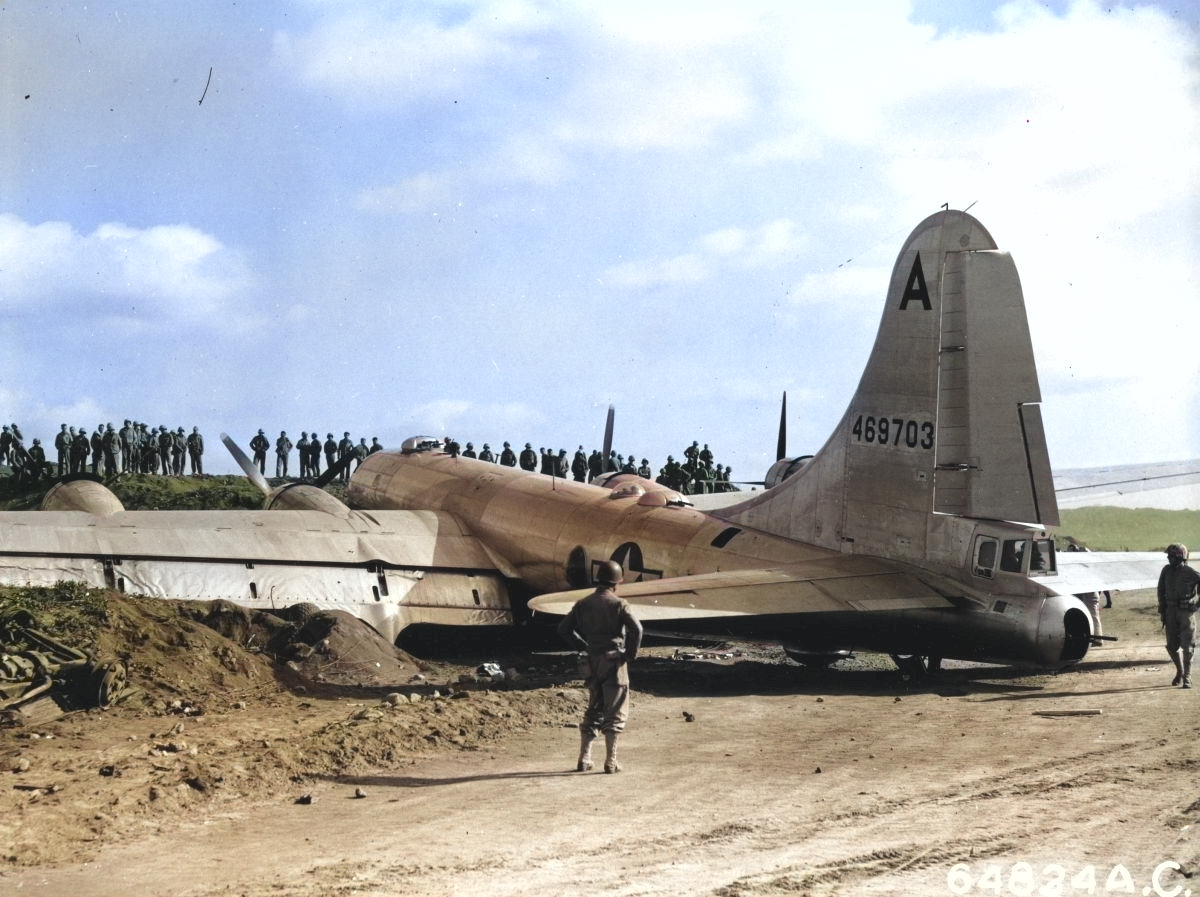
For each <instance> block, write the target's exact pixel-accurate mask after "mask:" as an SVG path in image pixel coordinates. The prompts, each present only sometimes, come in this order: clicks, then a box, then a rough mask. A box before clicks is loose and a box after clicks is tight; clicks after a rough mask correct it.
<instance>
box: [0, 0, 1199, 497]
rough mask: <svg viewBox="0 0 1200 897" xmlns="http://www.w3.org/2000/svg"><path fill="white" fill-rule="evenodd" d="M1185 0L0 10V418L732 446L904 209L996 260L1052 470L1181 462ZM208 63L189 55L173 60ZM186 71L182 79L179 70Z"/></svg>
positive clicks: (822, 343)
mask: <svg viewBox="0 0 1200 897" xmlns="http://www.w3.org/2000/svg"><path fill="white" fill-rule="evenodd" d="M1198 36H1200V4H1196V3H1195V2H1187V3H1184V2H1165V0H1164V2H1159V3H1148V2H1147V3H1139V2H1122V3H1112V2H1109V3H1103V4H1100V3H1093V2H1074V3H1072V2H1054V3H1035V2H1024V0H1018V2H1012V3H994V4H989V3H968V4H964V3H957V2H954V3H951V2H933V0H917V2H914V3H906V2H891V0H886V2H885V0H880V2H869V0H868V2H855V3H847V4H829V3H824V2H787V3H785V2H739V3H736V4H733V3H715V2H712V3H702V2H700V3H697V2H690V3H687V4H683V3H654V2H637V3H633V2H628V3H621V2H613V3H604V4H585V3H529V2H496V3H470V4H464V3H429V2H406V3H403V4H400V3H397V4H389V3H379V2H355V0H337V2H332V0H331V2H316V0H312V2H295V3H265V2H264V3H255V4H245V3H237V4H235V3H232V2H226V3H216V2H194V3H189V4H163V3H155V2H144V3H121V2H114V3H104V4H88V5H83V4H68V3H62V4H60V3H37V2H24V3H21V4H4V5H3V6H0V125H2V126H3V129H4V134H5V139H4V140H3V141H2V142H0V316H2V317H3V321H4V327H3V330H2V331H0V418H3V419H4V420H6V421H9V420H16V421H19V422H20V423H21V424H22V426H23V429H24V430H25V432H26V435H27V437H30V436H33V435H41V436H42V438H43V439H46V438H48V437H50V436H52V435H53V433H54V432H56V431H57V429H58V425H59V424H60V423H62V422H67V423H70V424H71V425H74V426H81V425H82V426H87V427H89V428H92V427H95V425H96V424H97V423H100V422H107V421H114V422H115V423H117V425H118V426H119V425H120V421H121V420H123V419H124V418H134V419H137V420H142V421H146V422H147V423H149V424H150V425H151V426H156V425H159V424H167V425H170V426H172V427H177V426H184V427H186V428H187V430H188V431H190V430H191V427H192V426H196V425H198V426H199V427H200V428H201V430H202V431H203V432H204V433H205V434H206V435H207V436H209V445H210V448H209V453H208V457H209V464H208V467H209V469H210V470H215V471H230V470H233V469H234V466H233V464H232V462H231V461H229V460H228V459H227V458H225V457H224V456H223V455H224V453H223V450H220V447H219V444H217V442H216V439H215V437H216V435H217V433H218V432H220V431H222V430H224V431H227V432H229V433H230V434H232V435H233V436H235V438H237V439H239V441H241V442H242V443H243V444H245V443H246V442H247V441H248V440H249V438H250V436H251V435H252V434H253V433H254V432H255V431H256V430H257V428H258V427H263V428H265V429H266V430H267V431H268V432H269V433H273V434H277V433H278V431H279V430H280V429H286V430H287V431H288V432H289V433H290V434H291V435H292V436H293V437H296V436H298V435H299V433H300V431H302V430H313V429H316V430H318V431H320V432H321V433H322V434H324V433H326V432H334V433H336V434H338V435H340V434H341V432H342V431H344V430H350V431H351V432H352V433H353V434H354V435H355V436H356V437H358V436H365V437H367V438H368V441H369V440H370V437H372V436H378V437H380V439H381V441H383V442H384V444H385V445H389V446H393V447H394V446H397V445H398V444H399V442H400V440H402V439H403V438H405V437H407V436H410V435H413V434H416V433H432V434H446V433H450V434H453V435H454V436H455V437H457V438H458V439H459V440H460V441H463V442H465V441H467V440H472V441H474V442H475V443H476V444H477V445H478V444H479V443H483V442H490V443H491V444H493V446H495V445H497V444H498V443H500V442H502V441H503V440H510V441H512V442H513V443H514V444H517V445H518V446H519V445H520V444H523V443H524V442H526V441H528V442H532V443H533V445H534V447H535V448H537V447H538V446H541V445H545V446H548V447H551V446H552V447H555V448H567V449H568V450H573V449H574V448H575V446H577V445H579V444H583V445H585V446H587V447H588V448H591V447H593V446H595V445H598V444H599V442H600V439H601V435H602V432H603V422H604V413H605V409H606V408H607V406H608V405H609V404H610V403H612V404H615V405H616V407H617V439H616V442H615V446H614V447H615V448H616V449H617V451H619V452H622V453H635V454H636V455H638V456H639V457H642V456H646V457H648V458H650V460H651V462H652V463H653V464H654V465H655V467H657V466H660V465H661V464H662V463H663V462H664V461H665V458H666V455H667V454H668V453H674V454H676V455H677V456H678V455H679V453H680V452H681V450H682V449H683V447H684V446H685V445H687V444H689V443H690V442H691V441H692V440H693V439H697V440H700V441H701V442H707V443H709V444H710V446H711V447H712V449H713V450H714V452H715V454H716V456H717V460H718V461H722V462H724V463H727V464H731V465H732V466H733V468H734V471H735V476H742V477H746V478H752V477H756V476H761V475H762V473H763V472H764V471H765V469H766V467H767V466H768V464H769V463H770V461H771V460H773V454H774V446H775V429H776V426H777V422H778V416H779V410H778V408H779V398H780V394H781V393H782V392H783V391H784V390H787V393H788V410H789V448H790V450H791V451H792V452H793V453H797V454H799V453H804V452H811V451H814V450H815V449H816V448H818V447H819V446H820V445H821V443H822V442H823V441H824V440H825V438H826V436H827V435H828V433H829V431H830V430H831V428H832V427H833V426H834V424H835V423H836V422H837V420H838V419H839V418H840V416H841V414H842V412H843V410H844V409H845V406H846V404H847V403H848V401H849V399H850V397H851V394H852V393H853V390H854V387H855V385H856V384H857V381H858V377H859V374H860V373H861V369H862V365H863V363H864V361H865V359H866V356H867V353H868V352H869V350H870V347H871V343H872V340H873V338H874V334H875V330H876V327H877V326H878V320H879V314H880V311H881V303H882V301H883V295H884V292H885V290H886V287H887V282H888V276H889V273H890V270H891V266H892V263H893V261H894V259H895V255H896V253H897V251H898V250H899V248H900V246H901V244H902V242H903V240H904V238H905V237H906V236H907V235H908V233H909V231H910V230H911V229H912V228H913V227H914V226H915V225H916V224H917V223H918V222H919V221H920V220H922V219H923V218H924V217H926V216H927V215H928V214H931V213H932V212H935V211H937V209H938V208H939V207H940V206H941V205H942V204H943V203H948V204H949V205H950V207H952V208H965V207H967V206H970V207H971V212H972V214H974V215H976V216H977V217H978V218H979V219H980V220H981V221H982V222H983V224H984V225H985V226H986V227H987V228H988V229H989V230H990V231H991V233H992V235H993V236H994V237H995V239H996V241H997V242H998V243H999V245H1000V247H1001V248H1002V249H1005V250H1007V251H1010V252H1011V253H1012V254H1013V257H1014V259H1015V261H1016V264H1017V268H1018V270H1019V271H1020V273H1021V277H1022V282H1023V285H1024V290H1025V298H1026V303H1027V306H1028V308H1029V312H1030V318H1031V325H1032V331H1033V338H1034V344H1035V351H1036V355H1037V363H1038V371H1039V374H1040V376H1041V382H1042V391H1043V401H1044V407H1043V413H1044V418H1045V420H1046V426H1047V435H1048V438H1049V441H1050V453H1051V461H1052V463H1053V464H1054V465H1055V466H1056V467H1059V468H1066V467H1080V466H1091V465H1100V464H1121V463H1143V462H1152V461H1162V460H1174V459H1185V458H1195V457H1200V415H1197V413H1196V411H1197V409H1198V408H1200V395H1198V386H1197V384H1198V383H1200V362H1198V361H1197V359H1198V358H1200V352H1197V349H1196V340H1195V336H1194V334H1195V315H1196V311H1197V298H1198V296H1200V242H1198V240H1197V237H1198V235H1200V149H1198V148H1200V114H1198V106H1197V103H1198V97H1200V59H1198V56H1200V53H1198V46H1200V41H1198ZM210 70H211V80H210V77H209V73H210ZM202 97H203V102H200V100H201V98H202Z"/></svg>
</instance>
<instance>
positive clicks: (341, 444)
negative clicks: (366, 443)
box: [337, 430, 354, 483]
mask: <svg viewBox="0 0 1200 897" xmlns="http://www.w3.org/2000/svg"><path fill="white" fill-rule="evenodd" d="M337 451H338V461H341V460H343V459H344V458H345V457H346V456H347V455H351V454H353V453H354V440H353V439H351V438H350V431H349V430H346V431H345V432H344V433H342V438H341V439H340V440H339V441H338V447H337ZM339 479H341V481H342V482H343V483H349V482H350V462H349V461H347V462H346V465H345V466H344V467H343V468H342V475H341V477H339Z"/></svg>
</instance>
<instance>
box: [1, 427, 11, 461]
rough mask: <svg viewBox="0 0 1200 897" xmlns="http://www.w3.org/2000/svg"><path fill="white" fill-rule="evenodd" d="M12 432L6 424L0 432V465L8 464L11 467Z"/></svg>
mask: <svg viewBox="0 0 1200 897" xmlns="http://www.w3.org/2000/svg"><path fill="white" fill-rule="evenodd" d="M12 443H13V436H12V431H11V430H9V428H8V424H5V425H4V428H3V429H2V430H0V464H8V465H9V466H12Z"/></svg>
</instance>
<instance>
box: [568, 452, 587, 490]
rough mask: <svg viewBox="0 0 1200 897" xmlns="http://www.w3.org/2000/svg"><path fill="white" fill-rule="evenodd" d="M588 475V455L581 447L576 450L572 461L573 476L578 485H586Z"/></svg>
mask: <svg viewBox="0 0 1200 897" xmlns="http://www.w3.org/2000/svg"><path fill="white" fill-rule="evenodd" d="M587 474H588V465H587V454H586V453H585V452H584V450H583V446H582V445H581V446H580V447H579V448H577V449H575V457H574V458H572V459H571V476H573V477H574V478H575V482H576V483H586V482H587Z"/></svg>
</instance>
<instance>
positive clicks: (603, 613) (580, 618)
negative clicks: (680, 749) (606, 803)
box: [558, 561, 642, 773]
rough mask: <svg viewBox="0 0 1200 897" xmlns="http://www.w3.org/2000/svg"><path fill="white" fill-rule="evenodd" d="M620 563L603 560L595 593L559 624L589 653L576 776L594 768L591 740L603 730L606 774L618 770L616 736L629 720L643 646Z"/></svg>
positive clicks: (567, 636)
mask: <svg viewBox="0 0 1200 897" xmlns="http://www.w3.org/2000/svg"><path fill="white" fill-rule="evenodd" d="M623 578H624V573H623V571H622V570H621V565H620V564H618V563H617V562H616V561H605V562H604V563H603V564H601V565H600V569H599V571H598V572H597V575H596V591H594V592H592V594H590V595H588V596H587V597H586V598H581V599H580V600H579V601H577V602H576V603H575V606H574V607H572V608H571V611H570V613H568V614H567V616H566V617H564V618H563V621H562V622H561V623H560V624H559V625H558V634H559V635H560V636H562V638H564V639H565V640H566V641H567V642H568V643H569V644H571V645H572V646H574V647H577V648H580V649H582V650H584V651H586V652H587V666H588V677H587V686H588V706H587V709H586V710H585V711H584V714H583V720H582V721H581V722H580V724H579V736H580V739H579V760H578V761H577V763H576V764H575V769H576V771H578V772H587V771H588V770H590V769H591V768H592V766H593V763H592V742H593V741H595V740H596V737H597V736H598V735H599V734H600V733H601V732H603V733H604V743H605V748H606V751H605V757H604V771H605V772H609V773H612V772H620V770H621V765H620V763H618V762H617V738H618V737H619V736H620V734H621V733H622V732H623V731H625V722H626V720H627V719H628V716H629V663H630V661H632V660H633V659H634V658H635V657H637V652H638V647H639V646H640V645H641V643H642V624H641V623H639V622H638V619H637V617H635V616H634V614H633V610H632V609H630V607H629V604H628V603H627V602H625V601H624V600H623V599H621V598H619V597H617V585H618V584H620V582H621V581H622V579H623Z"/></svg>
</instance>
